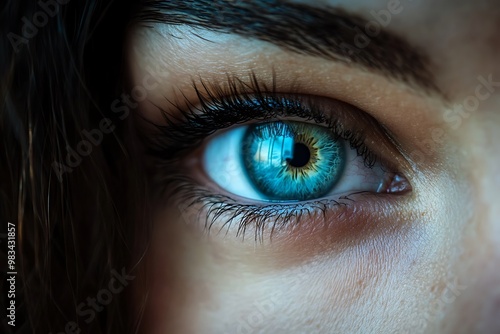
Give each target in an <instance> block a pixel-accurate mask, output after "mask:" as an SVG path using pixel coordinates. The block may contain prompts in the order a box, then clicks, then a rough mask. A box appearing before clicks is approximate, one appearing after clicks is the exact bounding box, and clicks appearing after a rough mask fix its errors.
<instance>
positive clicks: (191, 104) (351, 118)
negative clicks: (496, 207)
mask: <svg viewBox="0 0 500 334" xmlns="http://www.w3.org/2000/svg"><path fill="white" fill-rule="evenodd" d="M271 86H272V87H271V88H268V87H267V86H266V85H265V84H262V83H261V81H260V79H259V78H258V77H257V76H256V75H255V74H254V73H253V72H250V73H249V81H245V80H243V79H241V78H239V77H238V76H236V75H227V82H218V81H215V82H208V81H204V80H202V78H199V79H198V81H195V80H193V82H192V89H194V90H195V91H196V94H195V95H196V96H197V99H191V98H188V97H187V96H186V95H185V94H184V93H185V92H181V94H182V96H184V100H182V101H178V100H176V101H175V102H174V101H170V100H169V104H170V108H174V109H175V110H170V109H162V108H160V107H158V108H159V109H160V111H162V113H164V114H165V116H166V117H165V119H166V120H168V119H170V120H171V124H168V125H167V126H165V125H158V124H157V125H156V126H157V128H158V129H160V132H162V133H164V134H166V138H169V140H170V143H168V144H162V145H148V146H150V147H153V148H154V149H155V150H156V151H157V152H161V154H163V155H165V152H167V151H168V150H165V147H172V150H173V151H174V152H178V147H179V145H184V143H183V142H179V139H182V140H184V141H190V140H191V139H190V138H187V137H186V131H189V129H188V130H181V131H180V132H176V130H177V129H176V124H175V123H176V121H178V120H179V116H178V115H177V116H175V117H174V118H173V119H172V117H171V114H174V115H175V114H180V115H181V118H185V117H186V115H187V116H188V117H193V116H194V117H202V118H203V117H205V116H206V115H205V113H204V112H206V111H207V110H211V107H213V106H214V105H215V104H217V103H226V102H225V101H230V100H231V99H239V100H243V103H246V102H248V101H249V100H251V99H252V98H253V97H255V96H262V97H264V98H267V99H272V98H276V99H278V100H279V99H282V98H286V97H289V98H290V97H291V98H293V99H295V100H297V101H299V103H303V104H304V103H306V104H307V103H309V104H310V110H314V109H315V108H313V106H314V104H315V101H317V100H318V99H326V100H328V105H329V107H330V108H332V106H335V108H334V109H336V112H335V114H334V115H335V116H332V117H333V118H334V119H337V120H338V121H339V123H344V126H345V127H346V128H349V127H351V129H356V128H357V129H360V128H361V126H362V127H363V128H364V129H366V128H369V129H371V131H370V132H371V134H370V138H369V139H371V140H372V141H375V140H378V141H379V142H378V143H377V145H376V146H374V145H373V144H371V143H370V144H366V146H367V147H371V150H373V152H376V153H375V154H376V156H377V159H381V160H382V162H383V164H384V166H386V167H387V168H388V169H391V170H392V171H395V172H409V174H412V173H411V172H413V170H412V169H411V168H410V164H409V163H408V161H407V160H406V159H405V158H404V157H403V155H401V152H400V150H399V149H398V148H397V147H396V146H395V145H393V144H394V143H393V142H392V141H391V140H390V139H392V138H387V135H386V131H385V129H384V128H383V127H382V126H380V123H379V122H378V121H376V120H375V119H374V118H373V116H371V115H369V114H368V113H366V112H364V111H362V110H360V109H358V108H357V107H355V106H352V105H350V104H348V103H346V102H343V101H339V100H336V99H331V98H322V97H317V96H307V99H306V98H305V96H304V95H300V94H298V93H297V92H298V91H300V86H295V87H293V88H288V89H293V92H292V93H279V92H278V91H280V89H278V82H276V80H275V79H273V82H272V85H271ZM190 95H192V94H190ZM299 97H300V99H299ZM308 101H310V102H308ZM264 102H265V101H264ZM204 109H205V110H204ZM316 109H318V110H319V114H318V115H319V116H320V118H322V119H320V122H318V119H314V116H313V115H310V114H303V115H300V116H302V117H301V120H302V121H303V120H314V121H315V122H316V123H317V124H319V123H323V124H325V125H327V123H328V119H329V118H328V117H327V118H325V115H326V114H324V112H323V111H324V110H325V109H324V108H323V109H322V108H319V107H318V108H316ZM238 114H239V113H238ZM225 116H226V115H225ZM244 116H245V115H237V120H238V122H234V121H233V122H229V124H228V126H227V128H229V127H230V126H233V125H234V124H243V123H244V122H255V121H258V120H261V121H262V120H266V121H267V120H270V117H272V116H271V115H270V114H263V117H261V118H258V119H254V118H252V117H247V118H245V117H244ZM246 116H248V115H246ZM275 116H276V115H275ZM281 116H284V115H281ZM289 116H290V115H289ZM295 116H299V115H295ZM339 116H340V117H339ZM172 120H173V121H172ZM177 123H179V122H177ZM179 124H180V126H182V127H184V129H187V128H189V127H191V126H197V127H199V126H200V124H197V123H196V122H195V123H194V124H193V125H191V124H189V123H186V122H182V121H181V122H180V123H179ZM218 130H219V131H220V130H221V129H218ZM364 131H365V130H364ZM337 133H340V130H339V131H337ZM208 135H209V133H207V136H208ZM203 139H204V138H203ZM342 139H344V140H348V141H349V138H342ZM167 141H168V140H165V142H167ZM394 154H398V156H399V158H398V159H397V160H398V162H397V163H395V161H394V159H393V155H394ZM167 155H168V154H167ZM388 155H390V157H389V156H388Z"/></svg>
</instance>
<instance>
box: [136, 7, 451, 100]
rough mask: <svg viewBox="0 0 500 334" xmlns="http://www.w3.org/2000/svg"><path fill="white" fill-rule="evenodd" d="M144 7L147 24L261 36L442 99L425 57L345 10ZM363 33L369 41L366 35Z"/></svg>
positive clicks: (141, 19) (140, 19) (141, 12)
mask: <svg viewBox="0 0 500 334" xmlns="http://www.w3.org/2000/svg"><path fill="white" fill-rule="evenodd" d="M140 6H141V8H140V10H139V11H138V12H137V13H138V14H137V15H136V16H135V18H134V19H135V20H136V21H138V22H141V23H147V22H150V23H163V24H167V25H174V26H175V25H188V26H193V27H198V28H203V29H207V30H209V31H214V32H220V33H230V34H238V35H241V36H245V37H250V38H255V39H259V40H262V41H266V42H270V43H272V44H275V45H277V46H279V47H281V48H283V49H286V50H290V51H293V52H296V53H299V54H307V55H312V56H316V57H322V58H325V59H328V60H335V61H339V62H343V63H347V64H350V63H354V64H357V65H361V66H362V67H364V68H367V69H370V70H374V71H377V72H379V73H382V74H384V75H386V76H388V77H392V78H396V79H398V80H400V81H403V82H405V83H407V84H410V85H412V84H416V85H417V86H419V87H420V88H422V89H423V90H424V91H425V92H427V93H429V92H430V91H434V92H436V93H438V94H440V95H442V94H441V92H440V90H439V89H438V87H437V85H436V83H435V80H434V76H433V74H432V73H433V72H432V71H431V66H430V59H429V57H428V56H427V55H426V54H425V53H423V52H422V51H421V50H419V49H417V48H415V47H413V46H411V45H410V44H409V43H408V42H407V41H406V40H405V39H403V38H401V37H399V36H397V35H396V34H393V33H391V32H389V31H387V30H384V28H383V27H381V26H380V25H379V24H378V23H377V25H378V27H379V28H380V30H379V31H378V32H377V33H376V34H375V33H371V34H370V35H369V34H367V33H366V31H365V28H366V27H367V24H368V23H369V22H372V25H374V22H376V21H374V20H373V21H368V20H366V19H364V18H362V17H361V16H358V15H356V14H352V13H348V12H347V11H345V10H342V9H340V8H334V7H329V6H324V7H313V6H309V5H304V4H300V3H291V2H287V1H279V0H252V1H236V0H210V1H209V0H142V1H140ZM363 34H364V36H365V37H366V38H365V37H360V36H362V35H363ZM361 38H364V42H363V43H361V41H362V40H361ZM358 42H359V43H358Z"/></svg>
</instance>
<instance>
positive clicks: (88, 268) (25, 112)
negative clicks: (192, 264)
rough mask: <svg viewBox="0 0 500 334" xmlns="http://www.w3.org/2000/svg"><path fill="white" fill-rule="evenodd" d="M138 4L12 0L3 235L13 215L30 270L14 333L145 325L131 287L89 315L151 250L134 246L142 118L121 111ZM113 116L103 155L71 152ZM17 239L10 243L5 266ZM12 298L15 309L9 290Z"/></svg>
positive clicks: (3, 60)
mask: <svg viewBox="0 0 500 334" xmlns="http://www.w3.org/2000/svg"><path fill="white" fill-rule="evenodd" d="M130 6H131V4H130V3H129V1H98V0H93V1H90V0H89V1H76V0H73V1H69V0H57V1H56V0H41V1H19V0H4V1H3V5H2V7H3V8H2V9H1V13H0V15H1V17H0V24H1V32H2V34H1V35H2V39H1V42H0V43H1V46H0V76H1V81H0V101H1V103H2V104H1V106H0V134H1V142H0V199H1V201H0V222H1V226H2V230H1V231H0V233H2V234H5V233H7V223H8V222H10V223H13V224H15V225H16V234H17V242H16V262H15V266H16V268H15V269H16V270H17V273H18V275H17V277H16V299H15V300H16V309H17V310H16V322H15V324H16V326H15V327H12V326H10V325H8V324H7V321H8V319H6V320H5V319H2V329H3V330H2V332H3V333H14V332H15V333H32V332H34V333H49V332H53V333H59V332H65V331H66V328H67V326H68V324H71V323H73V322H74V323H75V324H76V326H77V328H80V329H81V333H87V332H89V333H124V332H127V331H133V330H134V328H135V326H136V324H137V318H136V317H130V316H128V315H127V311H128V310H127V309H126V308H125V306H124V305H126V304H127V303H126V302H125V299H126V298H127V295H128V294H127V292H123V293H117V294H114V295H113V296H112V301H110V302H109V304H108V305H107V306H106V307H105V308H103V309H102V310H100V311H99V312H95V317H93V318H92V320H90V317H82V315H81V310H80V312H79V311H78V305H79V304H81V303H87V298H89V297H90V298H92V297H95V296H96V295H97V294H98V292H99V291H100V290H101V289H103V288H106V287H107V286H108V282H109V281H110V280H111V279H112V278H113V275H114V274H113V273H115V274H116V272H118V273H121V272H122V271H126V272H127V273H129V274H130V275H131V276H134V275H135V274H134V272H135V271H134V270H135V264H136V263H137V258H138V257H139V256H137V257H135V258H134V257H133V256H132V254H136V253H134V250H136V249H138V248H140V247H141V246H140V245H139V244H138V243H139V241H138V240H139V239H138V238H137V236H138V234H137V232H138V231H137V229H138V227H137V224H135V222H137V221H138V219H143V218H144V217H143V214H142V211H145V212H147V210H142V211H141V209H144V207H145V206H144V199H145V193H146V191H145V185H144V183H143V182H142V180H141V178H140V177H139V175H140V172H139V169H138V165H136V164H135V163H134V159H129V157H130V156H131V155H132V152H131V150H134V148H133V146H131V145H129V143H127V142H125V141H124V139H123V138H124V135H123V134H124V133H127V132H130V133H132V132H133V131H132V130H131V128H130V127H129V124H130V123H131V122H129V121H128V120H120V119H118V118H117V117H116V115H114V114H113V113H112V112H111V111H110V105H111V103H112V102H113V100H114V99H116V98H117V97H119V96H120V94H121V92H122V91H123V89H125V88H124V87H126V76H125V75H123V73H124V71H123V45H124V35H125V31H126V27H127V24H128V19H129V18H130ZM103 119H107V120H108V121H107V122H108V125H110V124H112V126H113V129H114V130H113V131H112V132H110V133H107V134H103V135H102V139H101V140H97V139H99V136H98V135H96V136H95V139H96V142H95V143H94V144H95V145H94V144H92V147H91V149H90V151H91V153H90V154H88V155H86V156H80V158H81V159H80V160H78V159H76V160H71V159H73V158H74V157H73V158H72V157H71V151H72V150H73V151H77V152H79V151H78V147H79V146H78V145H79V144H80V143H81V142H82V140H84V139H85V138H86V137H85V133H91V132H92V130H95V129H100V127H101V122H102V121H103ZM84 131H87V132H84ZM127 137H129V136H127ZM87 139H88V138H87ZM84 149H85V147H84V145H83V146H82V150H84ZM87 150H89V149H88V147H87ZM83 152H86V151H83ZM68 157H69V158H68ZM68 159H69V160H68ZM68 161H70V163H68ZM77 161H78V163H77ZM70 164H71V166H73V167H71V166H70ZM58 168H59V169H58ZM132 237H134V238H132ZM3 240H5V239H3ZM6 244H7V243H6V242H2V243H1V245H0V246H1V249H2V252H1V257H2V263H7V260H6V255H7V251H6V249H7V248H6ZM4 257H5V258H4ZM2 284H4V286H5V279H2ZM3 291H6V289H3ZM0 300H1V303H2V305H1V307H2V309H3V310H5V309H6V307H7V304H6V302H7V301H6V298H5V296H2V298H1V299H0ZM89 320H90V321H89ZM72 326H73V325H69V327H70V328H71V327H72ZM73 328H74V327H73Z"/></svg>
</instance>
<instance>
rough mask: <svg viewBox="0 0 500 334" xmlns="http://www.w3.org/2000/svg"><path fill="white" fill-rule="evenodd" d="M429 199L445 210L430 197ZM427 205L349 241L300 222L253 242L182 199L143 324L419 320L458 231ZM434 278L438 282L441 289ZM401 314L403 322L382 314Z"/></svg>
mask: <svg viewBox="0 0 500 334" xmlns="http://www.w3.org/2000/svg"><path fill="white" fill-rule="evenodd" d="M422 186H423V185H422ZM417 188H419V187H417ZM432 200H435V198H433V199H431V201H432ZM422 207H425V208H428V209H430V210H429V211H431V212H438V211H437V210H432V209H431V208H432V207H433V206H432V204H430V203H423V204H422ZM429 211H424V212H419V214H418V215H410V216H409V217H407V219H409V220H408V221H407V222H405V224H403V226H400V227H399V228H392V229H391V228H387V229H386V230H384V232H383V233H370V229H365V231H366V234H365V235H363V234H362V233H360V234H359V235H353V236H351V238H352V241H351V242H346V243H345V244H344V245H342V242H341V241H340V239H338V238H337V239H336V238H335V237H332V238H329V237H328V235H327V234H326V233H328V231H322V233H319V232H318V233H317V234H316V235H314V234H311V235H309V237H305V238H301V236H300V234H299V233H298V232H297V234H296V235H295V236H294V237H293V238H292V237H290V238H283V239H282V240H281V241H278V242H277V243H264V244H263V246H262V247H260V246H259V245H256V247H253V246H252V245H254V243H253V242H254V241H253V240H249V241H250V242H249V243H247V242H245V243H241V240H240V239H237V240H235V238H234V233H235V232H234V231H230V232H229V233H228V235H227V236H224V233H221V234H217V233H211V234H210V235H208V236H207V235H206V233H204V232H203V230H202V229H201V228H200V225H197V224H199V222H196V221H194V220H193V217H196V215H195V214H194V215H193V214H190V213H189V212H184V215H183V216H179V210H178V209H177V207H176V206H169V207H168V208H167V209H166V210H164V211H163V212H160V213H159V214H158V216H157V220H156V223H155V226H156V227H155V231H154V232H153V240H152V244H151V247H150V249H151V252H150V254H149V255H148V258H149V260H148V264H149V266H150V271H149V273H150V275H149V280H150V281H149V285H148V286H149V287H150V295H149V305H148V308H147V310H146V312H145V319H144V323H145V326H144V328H143V330H144V332H151V333H161V332H178V333H200V332H203V333H239V332H243V333H245V332H248V331H249V330H251V331H250V332H255V331H259V330H262V331H263V332H276V333H280V332H288V333H303V332H307V333H325V332H332V331H333V332H369V331H371V330H374V329H376V332H391V331H390V330H393V332H394V331H397V330H400V329H401V327H402V326H403V327H404V328H407V329H408V330H411V329H414V328H417V327H419V326H421V324H420V323H419V319H425V318H426V317H427V316H426V313H427V312H428V310H427V306H428V305H429V304H430V303H432V301H433V300H434V299H436V298H437V296H438V295H439V293H440V291H439V290H440V289H442V287H440V286H445V283H444V282H445V281H446V272H447V271H446V270H447V268H443V267H441V264H442V263H447V260H448V259H449V258H450V254H449V253H447V251H446V249H450V248H449V247H448V246H449V245H450V238H449V237H450V236H449V234H446V233H442V232H440V231H441V230H440V229H437V228H435V226H436V225H438V224H437V223H436V221H444V219H445V218H444V217H439V216H434V217H430V216H431V215H430V214H429ZM401 218H402V217H399V219H398V218H396V217H394V216H393V217H386V219H381V220H380V222H373V223H374V224H375V225H377V228H381V227H380V226H381V225H382V224H386V225H388V226H396V225H398V224H400V225H401V224H402V223H403V221H402V219H401ZM367 225H369V224H367ZM333 232H334V230H332V231H330V233H333ZM337 232H338V231H337ZM345 237H346V238H347V237H348V235H347V234H346V235H345ZM318 240H319V241H320V242H319V241H318ZM248 245H250V246H249V247H247V246H248ZM429 266H433V267H435V270H433V271H429V270H428V268H429ZM431 286H436V287H435V288H433V291H429V290H428V287H431ZM395 315H397V317H398V318H399V319H401V322H399V323H392V322H390V321H386V320H384V319H393V318H394V317H395ZM402 323H403V324H404V325H402ZM431 325H432V324H431ZM377 326H378V327H377ZM428 326H430V325H428Z"/></svg>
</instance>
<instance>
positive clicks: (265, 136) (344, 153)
mask: <svg viewBox="0 0 500 334" xmlns="http://www.w3.org/2000/svg"><path fill="white" fill-rule="evenodd" d="M202 154H203V163H202V165H203V169H204V171H205V173H206V174H207V175H208V176H209V177H210V178H211V179H212V180H213V181H214V182H215V183H216V184H217V185H218V186H219V187H221V188H222V189H223V190H225V191H227V192H229V193H232V194H234V195H237V196H240V197H245V198H249V199H253V200H259V201H305V200H314V199H319V198H322V197H325V196H329V195H333V194H342V193H348V192H355V191H371V192H376V191H381V190H383V189H384V185H385V184H386V183H387V182H386V181H387V178H389V177H392V175H391V173H387V172H385V171H384V169H383V166H381V165H380V164H379V163H376V164H375V165H374V166H370V167H367V166H365V162H364V159H363V157H362V156H359V155H358V153H357V151H356V150H355V149H352V148H350V145H349V143H348V142H347V141H346V140H343V139H341V138H338V136H336V135H335V134H334V133H332V131H331V130H330V129H328V128H326V127H324V126H320V125H316V124H308V123H305V122H296V121H275V122H265V123H261V124H254V125H250V126H239V127H236V128H234V129H231V130H229V131H226V132H224V133H222V134H220V135H216V136H214V137H213V138H211V139H210V140H209V141H208V143H207V144H206V146H205V149H204V152H203V153H202Z"/></svg>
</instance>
